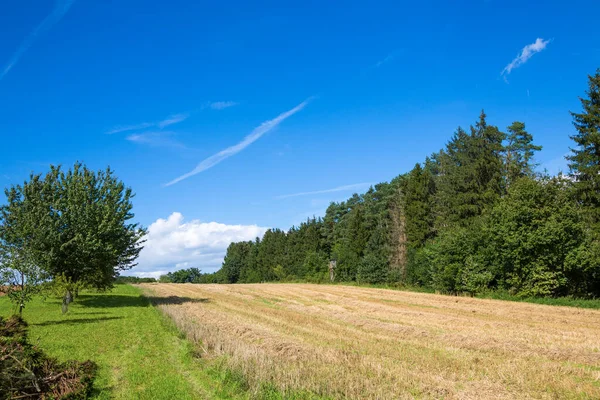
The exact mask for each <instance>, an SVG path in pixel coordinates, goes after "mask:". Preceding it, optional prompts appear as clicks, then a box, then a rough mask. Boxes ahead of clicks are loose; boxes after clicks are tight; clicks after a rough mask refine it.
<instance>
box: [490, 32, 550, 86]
mask: <svg viewBox="0 0 600 400" xmlns="http://www.w3.org/2000/svg"><path fill="white" fill-rule="evenodd" d="M548 43H550V40H544V39H541V38H537V39H536V40H535V42H533V43H531V44H528V45H527V46H525V47H523V49H522V50H521V53H519V55H517V56H516V57H515V59H514V60H512V61H511V62H510V63H509V64H508V65H507V66H506V67H504V69H503V70H502V72H501V75H502V76H503V77H504V79H506V76H507V75H508V74H510V73H511V72H512V70H513V69H515V68H518V67H520V66H521V65H523V64H525V63H526V62H527V60H529V59H530V58H531V57H533V55H534V54H535V53H539V52H540V51H542V50H544V49H545V48H546V46H548Z"/></svg>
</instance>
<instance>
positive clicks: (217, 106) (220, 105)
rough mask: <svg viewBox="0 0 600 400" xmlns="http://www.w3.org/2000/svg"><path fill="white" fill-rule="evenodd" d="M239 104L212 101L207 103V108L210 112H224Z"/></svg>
mask: <svg viewBox="0 0 600 400" xmlns="http://www.w3.org/2000/svg"><path fill="white" fill-rule="evenodd" d="M238 104H239V103H238V102H236V101H213V102H210V103H208V105H207V107H208V108H210V109H211V110H224V109H226V108H229V107H233V106H237V105H238Z"/></svg>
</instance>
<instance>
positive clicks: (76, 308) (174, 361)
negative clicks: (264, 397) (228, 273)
mask: <svg viewBox="0 0 600 400" xmlns="http://www.w3.org/2000/svg"><path fill="white" fill-rule="evenodd" d="M11 311H12V304H10V303H9V302H8V299H6V298H3V297H0V315H2V316H8V315H9V314H10V313H11ZM23 316H24V318H25V319H26V321H27V322H28V323H29V325H30V331H29V335H30V339H31V341H32V343H35V344H39V345H40V347H41V348H42V349H44V350H45V351H46V352H47V353H48V354H50V355H52V356H54V357H57V358H59V359H61V360H67V359H78V360H86V359H91V360H93V361H95V362H96V363H98V365H99V367H100V370H99V374H98V377H97V378H96V381H95V392H94V398H96V399H109V398H110V399H112V398H116V399H231V398H239V397H240V393H241V391H240V390H237V389H236V388H235V385H231V383H230V382H227V379H225V378H223V377H222V376H220V375H219V373H217V372H215V370H214V369H210V368H204V366H203V361H202V360H200V359H198V358H196V357H194V356H193V354H194V349H193V347H192V345H191V344H190V342H189V341H187V340H186V339H184V338H183V337H182V336H181V335H180V334H179V333H178V332H177V330H176V329H175V328H174V326H173V325H172V324H171V323H170V322H169V321H167V320H166V318H165V317H164V316H162V315H161V314H160V312H159V311H158V310H157V309H155V308H154V307H152V306H151V305H150V303H149V301H148V299H146V298H144V297H142V296H141V292H140V290H139V289H138V288H135V287H132V286H125V285H119V286H117V287H116V288H115V289H114V290H113V291H112V292H109V293H101V294H97V293H84V294H82V295H81V296H80V297H79V299H77V301H76V302H75V303H74V304H72V306H71V308H70V311H69V313H68V314H67V315H66V316H63V315H62V314H61V311H60V303H59V301H57V300H53V299H47V300H46V301H43V300H42V299H37V300H35V301H34V302H32V303H31V304H29V305H28V306H27V308H26V309H25V311H24V314H23Z"/></svg>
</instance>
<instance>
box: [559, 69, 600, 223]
mask: <svg viewBox="0 0 600 400" xmlns="http://www.w3.org/2000/svg"><path fill="white" fill-rule="evenodd" d="M587 96H588V97H587V98H581V99H580V100H581V105H582V107H583V110H582V112H581V113H574V112H572V113H571V115H572V116H573V125H575V129H576V130H577V133H576V134H575V135H573V136H571V139H572V140H573V141H574V142H575V145H576V147H575V148H573V149H572V150H571V152H572V154H571V155H570V156H569V157H567V158H568V160H569V161H570V163H569V168H570V169H571V177H572V178H573V179H574V180H575V183H574V188H575V191H576V196H577V198H578V200H579V201H580V202H581V203H582V204H583V205H584V206H585V207H586V210H587V212H588V215H589V217H590V222H591V223H592V224H594V225H596V227H595V228H596V230H597V228H598V226H597V225H600V68H599V69H598V70H597V71H596V73H595V75H592V76H589V80H588V91H587ZM596 233H597V232H596Z"/></svg>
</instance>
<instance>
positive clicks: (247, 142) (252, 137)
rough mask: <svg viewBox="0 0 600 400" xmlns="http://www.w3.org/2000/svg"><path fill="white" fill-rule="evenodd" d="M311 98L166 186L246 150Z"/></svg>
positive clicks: (301, 107) (300, 108) (269, 121)
mask: <svg viewBox="0 0 600 400" xmlns="http://www.w3.org/2000/svg"><path fill="white" fill-rule="evenodd" d="M311 100H312V97H311V98H308V99H306V100H304V101H303V102H302V103H300V104H298V105H297V106H296V107H294V108H292V109H290V110H288V111H286V112H283V113H281V114H279V115H278V116H277V117H275V118H273V119H270V120H268V121H265V122H263V123H262V124H260V125H259V126H257V127H256V128H254V130H253V131H252V132H251V133H250V134H249V135H248V136H246V137H245V138H244V140H242V141H241V142H239V143H238V144H236V145H233V146H231V147H228V148H226V149H224V150H221V151H220V152H218V153H216V154H213V155H212V156H210V157H208V158H206V159H204V160H203V161H202V162H200V164H198V165H197V166H196V168H194V169H193V170H191V171H190V172H188V173H186V174H183V175H181V176H180V177H178V178H175V179H173V180H172V181H171V182H169V183H167V184H166V185H165V186H171V185H174V184H176V183H178V182H181V181H182V180H184V179H187V178H189V177H191V176H194V175H196V174H199V173H200V172H203V171H206V170H207V169H209V168H212V167H214V166H215V165H217V164H218V163H220V162H221V161H223V160H225V159H227V158H229V157H231V156H233V155H235V154H237V153H239V152H240V151H242V150H244V149H245V148H246V147H248V146H250V145H251V144H252V143H254V142H256V141H257V140H258V139H260V138H261V136H263V135H264V134H265V133H267V132H269V131H270V130H272V129H274V128H276V127H277V126H279V124H281V123H282V122H283V121H285V120H286V119H288V118H289V117H291V116H292V115H294V114H296V113H297V112H299V111H301V110H302V109H303V108H304V107H306V105H307V104H308V103H309V102H310V101H311Z"/></svg>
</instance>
